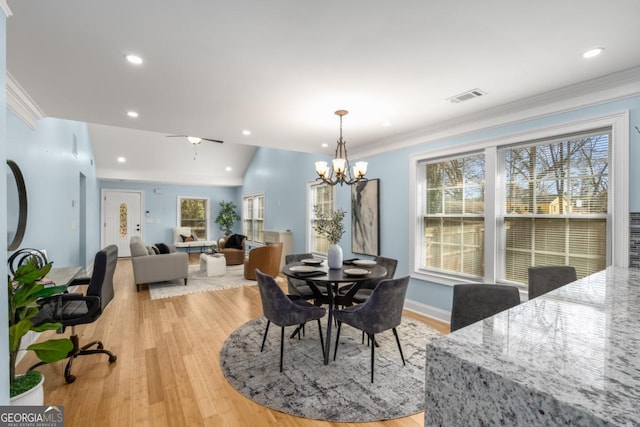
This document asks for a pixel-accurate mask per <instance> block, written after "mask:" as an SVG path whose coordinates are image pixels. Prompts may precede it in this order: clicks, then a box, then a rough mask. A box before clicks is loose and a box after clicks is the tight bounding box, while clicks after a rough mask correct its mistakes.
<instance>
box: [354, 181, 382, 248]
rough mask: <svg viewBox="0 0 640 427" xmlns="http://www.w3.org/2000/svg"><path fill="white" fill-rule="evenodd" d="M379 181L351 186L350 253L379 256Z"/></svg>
mask: <svg viewBox="0 0 640 427" xmlns="http://www.w3.org/2000/svg"><path fill="white" fill-rule="evenodd" d="M379 194H380V180H379V179H370V180H368V181H360V182H358V183H356V184H353V185H352V186H351V252H353V253H355V254H364V255H380V214H379V210H380V197H379Z"/></svg>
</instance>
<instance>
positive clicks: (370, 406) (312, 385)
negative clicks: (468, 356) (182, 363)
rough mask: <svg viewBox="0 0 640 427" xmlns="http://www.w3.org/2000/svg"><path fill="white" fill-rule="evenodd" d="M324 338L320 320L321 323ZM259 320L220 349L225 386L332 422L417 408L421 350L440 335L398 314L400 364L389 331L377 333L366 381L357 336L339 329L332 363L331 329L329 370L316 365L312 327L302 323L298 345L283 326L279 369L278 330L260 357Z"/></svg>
mask: <svg viewBox="0 0 640 427" xmlns="http://www.w3.org/2000/svg"><path fill="white" fill-rule="evenodd" d="M321 322H322V330H323V333H326V329H325V328H326V317H325V318H324V319H322V320H321ZM266 324H267V321H266V319H265V318H259V319H254V320H251V321H249V322H247V323H245V324H244V325H242V326H241V327H240V328H238V329H237V330H235V331H234V332H233V333H232V334H231V335H230V336H229V337H228V338H227V340H226V341H225V343H224V345H223V347H222V350H221V351H220V365H221V368H222V371H223V372H224V375H225V377H226V378H227V380H228V381H229V383H230V384H231V385H232V386H233V387H234V388H235V389H236V390H238V391H239V392H240V393H242V394H243V395H245V396H246V397H248V398H249V399H251V400H253V401H255V402H257V403H259V404H261V405H264V406H266V407H268V408H271V409H275V410H277V411H280V412H284V413H287V414H291V415H295V416H299V417H304V418H311V419H319V420H325V421H335V422H368V421H379V420H387V419H393V418H400V417H405V416H409V415H413V414H416V413H418V412H422V411H424V395H425V394H424V380H425V352H426V350H425V347H426V344H427V342H429V341H430V340H431V339H432V338H434V337H436V336H440V334H439V333H438V332H437V331H435V330H434V329H432V328H430V327H428V326H427V325H425V324H423V323H421V322H419V321H416V320H413V319H410V318H407V317H403V319H402V324H401V325H400V326H399V327H398V334H399V336H400V342H401V344H402V351H403V353H404V357H405V360H406V363H407V365H406V366H403V365H402V360H401V358H400V353H399V351H398V346H397V344H396V341H395V338H394V336H393V332H392V331H387V332H384V333H382V334H380V335H378V336H376V340H377V341H378V343H379V344H380V346H379V347H377V348H376V362H375V363H376V364H375V383H374V384H371V382H370V381H371V376H370V375H371V374H370V366H371V363H370V360H371V351H370V348H369V347H367V344H366V341H365V344H362V343H361V340H362V335H361V334H362V333H361V332H360V331H358V330H356V329H354V328H351V327H350V326H347V325H343V327H342V331H341V332H340V346H339V348H338V356H337V358H336V360H335V361H333V349H334V346H335V336H336V332H335V331H336V328H332V335H333V337H332V341H331V352H332V353H331V358H330V362H329V365H326V366H325V365H324V364H323V363H322V362H323V360H322V350H321V349H320V342H319V337H318V324H317V323H316V322H311V323H309V324H307V325H306V335H305V336H302V339H301V340H298V339H297V338H293V339H292V338H289V335H290V334H291V333H292V332H293V330H294V328H293V327H288V328H285V347H284V370H283V372H282V373H280V371H279V369H280V368H279V363H280V328H279V327H277V326H275V325H271V327H270V328H269V334H268V336H267V342H266V344H265V349H264V352H262V353H260V344H261V342H262V335H263V333H264V328H265V326H266Z"/></svg>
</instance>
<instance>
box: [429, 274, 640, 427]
mask: <svg viewBox="0 0 640 427" xmlns="http://www.w3.org/2000/svg"><path fill="white" fill-rule="evenodd" d="M426 368H427V369H426V387H425V388H426V407H425V426H427V425H458V423H460V422H463V423H464V425H494V424H496V423H504V424H506V425H560V424H565V425H566V424H569V425H603V424H610V425H638V424H640V405H639V403H640V270H635V269H626V268H620V267H609V268H607V269H606V270H603V271H601V272H598V273H596V274H594V275H591V276H589V277H587V278H584V279H581V280H578V281H576V282H573V283H571V284H569V285H566V286H564V287H562V288H560V289H557V290H555V291H552V292H550V293H548V294H545V295H543V296H540V297H538V298H535V299H533V300H531V301H528V302H525V303H523V304H520V305H519V306H517V307H514V308H512V309H510V310H507V311H505V312H502V313H499V314H497V315H495V316H492V317H491V318H489V319H485V320H484V321H481V322H478V323H476V324H473V325H470V326H468V327H466V328H463V329H460V330H458V331H456V332H455V333H453V334H450V335H447V336H444V337H442V338H440V339H437V340H434V341H433V342H432V343H431V344H429V345H428V346H427V364H426ZM456 401H458V402H460V403H455V402H456Z"/></svg>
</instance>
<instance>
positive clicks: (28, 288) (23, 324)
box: [7, 258, 73, 405]
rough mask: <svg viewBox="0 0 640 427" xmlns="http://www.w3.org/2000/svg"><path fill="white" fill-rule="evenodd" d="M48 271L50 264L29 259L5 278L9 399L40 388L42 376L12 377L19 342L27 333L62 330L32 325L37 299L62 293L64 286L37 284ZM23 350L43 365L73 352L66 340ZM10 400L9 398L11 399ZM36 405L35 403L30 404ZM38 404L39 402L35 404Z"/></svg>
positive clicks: (36, 374) (59, 324)
mask: <svg viewBox="0 0 640 427" xmlns="http://www.w3.org/2000/svg"><path fill="white" fill-rule="evenodd" d="M49 270H51V263H47V264H45V265H44V266H42V267H40V266H38V264H37V262H36V260H35V258H29V259H27V260H26V262H25V263H24V264H22V265H21V266H20V267H18V269H17V270H16V272H15V275H14V277H13V278H11V277H10V276H9V277H8V286H7V290H8V305H9V374H10V377H9V386H10V397H12V398H15V397H18V396H19V395H21V394H25V393H28V392H29V391H30V390H31V388H33V387H35V386H40V387H42V382H43V378H42V374H41V373H40V372H37V371H31V372H28V373H27V374H23V375H16V364H17V357H18V352H19V351H20V350H22V349H21V348H20V343H21V341H22V338H23V337H24V336H25V335H26V334H27V332H29V331H35V332H42V331H48V330H55V329H59V328H61V327H62V324H61V323H44V324H42V325H39V326H37V327H36V326H34V324H33V322H32V319H33V318H34V316H36V315H37V314H38V313H39V311H40V308H39V305H38V302H37V300H38V299H39V298H45V297H49V296H51V295H55V294H59V293H61V292H63V291H64V290H65V289H66V287H65V286H51V287H45V286H44V285H43V284H42V283H40V279H42V278H43V277H44V276H45V275H46V274H47V273H48V272H49ZM26 350H33V351H34V352H35V354H36V356H37V357H38V359H40V360H42V361H43V362H49V363H50V362H57V361H59V360H62V359H64V358H66V357H67V355H68V354H69V352H71V351H72V350H73V344H72V343H71V340H70V339H68V338H61V339H50V340H47V341H44V342H38V343H34V344H31V345H30V346H28V347H27V348H26ZM12 400H13V399H12ZM33 404H35V405H37V404H38V403H33ZM39 404H40V405H42V402H40V403H39Z"/></svg>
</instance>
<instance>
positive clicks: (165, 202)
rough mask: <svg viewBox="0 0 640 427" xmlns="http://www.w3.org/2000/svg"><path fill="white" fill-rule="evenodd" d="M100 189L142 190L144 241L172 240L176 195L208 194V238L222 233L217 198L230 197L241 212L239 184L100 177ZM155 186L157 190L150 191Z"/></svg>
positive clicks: (165, 241) (206, 195) (212, 238)
mask: <svg viewBox="0 0 640 427" xmlns="http://www.w3.org/2000/svg"><path fill="white" fill-rule="evenodd" d="M99 185H100V188H101V189H103V190H104V189H116V190H137V191H142V193H143V201H142V205H143V206H142V211H143V212H146V211H148V214H146V215H145V218H146V219H145V224H144V229H143V234H142V238H143V240H144V241H145V242H146V243H149V244H151V243H172V242H173V229H174V228H175V227H176V226H177V223H178V197H179V196H182V197H207V198H209V222H210V229H209V239H210V240H217V239H218V238H219V237H220V236H223V235H224V233H223V232H222V231H220V228H219V226H218V224H216V223H214V221H215V219H216V217H217V216H218V213H219V212H220V202H221V201H226V202H228V201H233V202H234V203H235V204H236V205H237V206H238V214H239V215H242V204H241V200H242V198H241V197H240V187H213V186H190V185H175V184H159V183H138V182H124V181H105V180H101V181H100V183H99ZM156 189H157V192H156V191H154V190H156ZM241 231H242V223H241V222H238V223H237V224H236V226H235V227H234V230H233V232H235V233H240V232H241Z"/></svg>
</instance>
